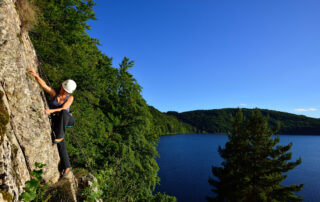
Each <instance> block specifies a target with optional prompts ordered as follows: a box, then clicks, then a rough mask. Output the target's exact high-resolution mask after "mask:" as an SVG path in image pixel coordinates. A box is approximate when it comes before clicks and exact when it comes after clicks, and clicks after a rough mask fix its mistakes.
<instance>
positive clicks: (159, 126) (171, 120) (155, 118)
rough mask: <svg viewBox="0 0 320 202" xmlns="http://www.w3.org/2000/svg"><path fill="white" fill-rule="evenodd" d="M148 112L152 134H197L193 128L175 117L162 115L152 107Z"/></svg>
mask: <svg viewBox="0 0 320 202" xmlns="http://www.w3.org/2000/svg"><path fill="white" fill-rule="evenodd" d="M149 111H150V113H151V115H152V125H153V130H154V131H153V133H156V134H161V135H165V134H184V133H196V132H197V130H196V128H195V127H193V126H191V125H189V124H187V123H184V122H182V121H179V120H178V119H177V118H176V117H175V116H172V115H167V114H165V113H162V112H160V111H159V110H157V109H156V108H154V107H152V106H149Z"/></svg>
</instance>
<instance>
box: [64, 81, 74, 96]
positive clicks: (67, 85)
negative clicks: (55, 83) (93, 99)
mask: <svg viewBox="0 0 320 202" xmlns="http://www.w3.org/2000/svg"><path fill="white" fill-rule="evenodd" d="M62 87H63V89H64V90H65V91H67V92H68V93H72V92H73V91H74V90H75V89H76V88H77V84H76V82H74V80H71V79H68V80H65V81H64V82H62Z"/></svg>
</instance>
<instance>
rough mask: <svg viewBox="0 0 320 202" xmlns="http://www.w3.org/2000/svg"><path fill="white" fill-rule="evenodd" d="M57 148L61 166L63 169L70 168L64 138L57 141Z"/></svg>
mask: <svg viewBox="0 0 320 202" xmlns="http://www.w3.org/2000/svg"><path fill="white" fill-rule="evenodd" d="M58 150H59V155H60V159H61V162H62V164H63V167H64V168H65V169H66V168H71V164H70V160H69V156H68V151H67V148H66V142H65V140H62V142H60V143H58Z"/></svg>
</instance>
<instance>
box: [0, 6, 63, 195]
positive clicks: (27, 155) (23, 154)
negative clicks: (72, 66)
mask: <svg viewBox="0 0 320 202" xmlns="http://www.w3.org/2000/svg"><path fill="white" fill-rule="evenodd" d="M14 2H15V1H13V0H0V19H1V20H0V91H2V92H4V94H5V95H4V97H3V102H4V106H5V108H6V110H7V112H8V114H9V116H10V121H9V124H8V125H7V132H6V133H5V134H4V136H3V137H2V138H1V140H2V141H0V143H1V144H0V174H4V173H6V176H5V177H3V178H1V179H0V183H1V184H0V185H3V186H5V185H6V187H7V190H4V189H1V188H0V200H1V201H3V200H5V198H8V197H9V195H10V196H12V200H13V201H17V200H18V196H19V195H20V194H21V193H22V192H23V187H24V185H25V182H26V181H27V180H29V179H30V172H31V171H32V170H33V169H35V166H34V163H35V162H40V163H44V164H46V166H45V167H44V175H43V177H44V180H45V181H46V182H51V183H56V182H57V181H58V179H59V171H58V163H59V154H58V151H57V147H56V145H54V146H53V145H52V141H51V127H50V122H49V119H48V117H47V116H46V115H45V114H44V106H45V104H44V100H42V97H41V96H40V92H41V91H42V89H40V87H39V85H38V83H37V82H36V81H35V79H34V78H33V77H32V76H28V74H29V73H27V68H28V67H32V68H34V69H37V68H38V67H37V62H36V61H37V58H36V54H35V50H34V48H33V45H32V43H31V41H30V39H29V36H28V33H26V32H21V30H20V19H19V16H18V14H17V11H16V9H15V5H14Z"/></svg>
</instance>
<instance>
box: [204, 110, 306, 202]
mask: <svg viewBox="0 0 320 202" xmlns="http://www.w3.org/2000/svg"><path fill="white" fill-rule="evenodd" d="M278 129H279V127H277V128H275V129H270V128H269V126H268V120H267V118H265V117H263V116H262V114H261V112H260V111H259V110H258V109H255V110H254V112H253V113H252V115H251V116H250V117H249V118H248V120H247V121H244V118H243V114H242V112H241V110H240V109H239V111H238V112H237V114H236V117H235V119H234V121H233V126H232V133H231V134H228V139H229V141H228V142H227V143H226V145H225V148H221V147H219V149H218V151H219V153H220V156H221V157H222V158H223V159H224V161H223V162H222V164H221V165H222V167H215V166H213V167H212V173H213V175H214V176H215V179H213V178H209V183H210V184H211V185H212V186H213V188H212V189H211V190H212V192H214V193H215V197H209V196H207V197H206V198H207V200H208V201H253V202H254V201H301V200H303V198H302V197H300V196H296V195H295V194H294V192H298V191H300V190H301V189H302V187H303V184H299V185H290V186H284V185H281V182H282V181H283V180H284V179H286V177H287V175H285V174H284V173H286V172H288V171H289V170H292V169H293V168H295V167H296V166H297V165H299V164H301V158H299V159H298V160H296V161H294V162H289V160H291V157H292V153H291V152H289V150H290V148H291V146H292V143H290V144H288V145H285V146H283V145H278V143H279V141H280V138H279V136H276V137H275V138H273V137H272V136H273V135H274V134H275V132H276V131H277V130H278Z"/></svg>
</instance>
